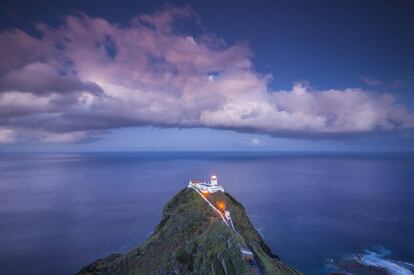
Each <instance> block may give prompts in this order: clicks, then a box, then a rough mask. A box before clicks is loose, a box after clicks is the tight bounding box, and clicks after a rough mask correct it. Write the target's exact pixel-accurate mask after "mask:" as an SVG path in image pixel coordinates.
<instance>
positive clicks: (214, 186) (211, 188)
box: [188, 176, 224, 193]
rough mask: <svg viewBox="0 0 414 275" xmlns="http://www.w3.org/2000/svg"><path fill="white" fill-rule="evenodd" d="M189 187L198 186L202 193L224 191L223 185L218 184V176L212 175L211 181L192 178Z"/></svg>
mask: <svg viewBox="0 0 414 275" xmlns="http://www.w3.org/2000/svg"><path fill="white" fill-rule="evenodd" d="M188 187H192V188H197V189H198V190H199V191H200V192H202V193H215V192H218V191H221V192H224V188H223V186H221V185H219V184H218V181H217V176H211V178H210V182H205V181H199V180H190V182H189V183H188Z"/></svg>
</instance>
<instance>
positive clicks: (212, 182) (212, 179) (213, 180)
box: [210, 175, 217, 185]
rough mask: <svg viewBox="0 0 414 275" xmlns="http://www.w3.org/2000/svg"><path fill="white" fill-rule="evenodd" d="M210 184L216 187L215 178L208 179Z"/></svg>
mask: <svg viewBox="0 0 414 275" xmlns="http://www.w3.org/2000/svg"><path fill="white" fill-rule="evenodd" d="M210 184H211V185H217V176H214V175H213V176H211V179H210Z"/></svg>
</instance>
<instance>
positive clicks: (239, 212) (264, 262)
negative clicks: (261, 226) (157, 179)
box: [79, 189, 297, 274]
mask: <svg viewBox="0 0 414 275" xmlns="http://www.w3.org/2000/svg"><path fill="white" fill-rule="evenodd" d="M210 199H211V200H212V201H217V200H220V201H225V202H226V205H227V208H228V209H229V210H231V212H232V217H233V221H234V224H235V226H236V228H237V230H238V231H239V232H240V233H241V235H242V236H243V238H244V240H245V241H246V244H247V246H249V247H250V249H251V250H252V251H254V253H255V257H256V259H257V260H258V262H259V266H260V267H261V269H262V270H263V271H264V272H265V273H266V274H297V273H296V271H294V270H293V269H291V268H290V267H288V266H287V265H285V264H284V263H282V262H281V261H280V260H279V258H278V257H277V256H275V255H273V254H272V253H271V251H270V249H269V247H268V246H267V245H266V244H265V243H264V241H263V240H262V238H261V237H260V235H259V234H258V233H257V232H256V230H255V229H254V227H253V226H252V224H251V223H250V221H249V219H248V217H247V215H246V213H245V210H244V208H243V206H242V205H241V204H240V203H239V202H237V201H236V200H235V199H234V198H232V197H231V196H230V195H229V194H227V193H226V194H223V193H221V192H219V193H216V194H214V195H213V196H211V197H210ZM241 243H242V241H241V240H240V238H238V237H237V235H236V234H234V233H233V232H232V231H231V230H229V229H228V228H227V226H226V225H225V224H224V223H223V222H222V221H221V219H220V218H219V217H218V216H217V214H216V213H215V212H214V211H212V210H211V208H209V207H208V205H207V203H206V202H205V201H204V200H203V199H202V198H200V196H199V195H198V194H197V193H196V192H195V191H194V190H191V189H184V190H182V191H180V192H179V193H178V194H177V195H175V196H174V197H173V198H172V199H171V200H170V201H169V202H168V203H167V204H166V206H165V208H164V211H163V218H162V220H161V222H160V223H159V225H158V226H157V227H156V229H155V231H154V233H153V234H152V235H151V237H150V238H149V239H148V240H147V241H146V242H145V243H144V244H143V245H142V246H140V247H139V248H137V249H134V250H132V251H130V252H129V253H127V254H124V255H121V254H114V255H111V256H109V257H107V258H105V259H101V260H98V261H96V262H94V263H92V264H91V265H89V266H87V267H85V268H84V269H82V270H81V271H80V273H79V274H171V273H173V274H174V273H175V274H225V272H227V274H251V273H253V272H254V270H253V269H252V268H251V267H250V265H249V264H248V263H247V262H246V261H244V260H243V259H242V258H241V257H240V254H239V251H238V245H240V244H241Z"/></svg>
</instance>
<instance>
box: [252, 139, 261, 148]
mask: <svg viewBox="0 0 414 275" xmlns="http://www.w3.org/2000/svg"><path fill="white" fill-rule="evenodd" d="M260 143H261V142H260V139H258V138H253V139H252V141H251V144H252V145H253V146H259V145H260Z"/></svg>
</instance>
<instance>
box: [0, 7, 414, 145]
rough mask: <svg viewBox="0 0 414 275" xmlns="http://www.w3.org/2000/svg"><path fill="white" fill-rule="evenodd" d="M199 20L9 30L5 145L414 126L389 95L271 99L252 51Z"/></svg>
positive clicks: (181, 13)
mask: <svg viewBox="0 0 414 275" xmlns="http://www.w3.org/2000/svg"><path fill="white" fill-rule="evenodd" d="M181 21H185V22H186V24H185V25H186V26H189V25H190V24H192V25H191V26H193V27H194V29H196V32H197V34H196V35H195V34H190V33H186V32H183V31H182V30H181V29H180V28H179V26H180V25H182V24H179V23H180V22H181ZM200 22H201V21H200V18H199V16H198V15H197V14H196V13H195V12H194V11H193V10H192V9H191V8H189V7H183V8H177V7H166V8H165V9H163V10H161V11H159V12H156V13H155V14H152V15H139V16H137V17H135V18H133V19H132V20H131V21H130V23H129V24H128V25H120V24H116V23H111V22H109V21H107V20H105V19H102V18H93V17H89V16H87V15H85V14H77V15H70V16H67V17H65V18H64V20H63V22H62V24H61V25H59V26H48V25H44V24H39V25H38V26H37V28H38V31H39V32H40V33H41V35H40V36H39V37H35V36H31V35H29V34H27V33H25V32H23V31H22V30H7V31H3V32H1V33H0V54H1V56H2V58H1V59H0V127H1V128H0V129H12V130H10V131H12V132H7V130H2V132H1V133H2V134H1V135H0V139H1V140H6V141H8V142H12V141H16V140H20V141H24V142H79V141H82V140H88V139H90V138H91V136H96V135H99V134H100V133H101V132H102V131H106V130H109V129H113V128H118V127H137V126H138V127H139V126H148V125H152V126H157V127H181V128H183V127H210V128H216V129H231V130H234V131H240V132H257V133H265V134H270V135H273V136H279V135H283V136H301V137H314V136H319V137H329V136H341V135H359V134H366V133H372V132H377V131H396V130H400V129H412V128H413V127H414V117H413V114H412V113H410V112H408V111H407V110H406V109H405V108H404V107H403V106H401V105H399V104H398V103H397V101H396V99H395V98H394V97H393V96H392V95H390V94H380V93H374V92H369V91H365V90H363V89H357V88H349V89H344V90H335V89H331V90H322V91H321V90H316V89H312V88H311V87H310V86H309V85H307V84H303V83H296V84H294V85H293V86H292V88H291V89H289V90H281V91H274V90H271V89H270V88H269V82H270V81H271V79H272V76H270V75H263V74H260V73H258V72H257V71H256V70H255V68H254V66H253V62H252V53H251V51H250V50H249V48H248V46H247V45H246V44H244V43H237V44H233V45H227V44H226V43H225V42H224V41H223V39H220V38H217V37H216V36H214V35H212V34H209V33H208V32H206V31H205V30H204V28H203V26H202V25H201V23H200ZM371 84H374V83H373V82H372V79H371ZM5 131H6V132H5ZM12 136H13V137H12Z"/></svg>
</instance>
